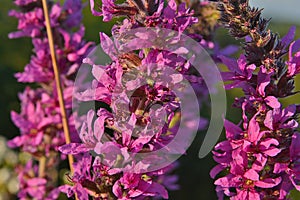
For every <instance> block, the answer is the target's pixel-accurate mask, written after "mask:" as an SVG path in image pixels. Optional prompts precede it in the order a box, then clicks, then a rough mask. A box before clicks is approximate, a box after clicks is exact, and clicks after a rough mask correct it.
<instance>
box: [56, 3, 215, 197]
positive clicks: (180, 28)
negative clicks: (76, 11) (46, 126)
mask: <svg viewBox="0 0 300 200" xmlns="http://www.w3.org/2000/svg"><path fill="white" fill-rule="evenodd" d="M90 5H91V10H92V13H93V14H94V15H96V16H102V17H103V21H105V22H107V21H110V20H111V19H112V18H113V17H119V16H124V17H125V19H124V20H123V21H122V22H120V23H119V24H116V25H115V26H114V27H113V28H112V35H113V36H114V38H115V41H113V40H111V39H110V38H109V37H108V36H107V35H106V34H104V33H100V44H101V47H102V49H103V51H104V52H105V53H106V54H107V55H108V56H109V57H110V58H111V60H112V61H111V62H110V63H109V64H108V65H99V64H96V61H94V60H93V58H85V59H84V61H83V62H84V63H86V64H88V65H90V66H92V75H93V79H94V80H93V81H92V84H91V87H90V88H86V89H84V90H80V89H78V88H76V90H77V93H76V94H75V96H76V98H77V99H78V100H79V101H83V102H94V101H95V102H98V104H99V105H100V108H99V107H98V108H97V109H96V111H94V110H89V111H88V112H87V113H85V115H83V116H80V117H79V119H78V121H79V124H80V125H79V137H80V139H81V142H80V143H71V144H67V145H63V146H61V147H59V150H60V151H61V152H62V153H64V154H73V155H74V156H76V158H77V159H76V160H77V162H76V163H75V164H74V168H75V174H74V175H73V176H70V177H69V181H70V182H72V183H73V185H72V186H70V185H65V186H61V187H60V189H61V191H63V192H65V193H66V194H67V195H68V197H71V196H73V195H76V196H77V197H78V198H79V199H82V200H86V199H88V198H89V197H93V198H96V199H97V198H99V199H115V198H117V199H145V198H149V197H161V198H164V199H167V198H168V192H167V189H169V190H174V189H178V185H177V184H176V181H177V179H178V177H177V176H175V175H170V174H169V173H170V172H171V171H172V170H173V169H174V164H171V165H169V166H166V167H164V168H162V169H155V167H154V168H152V167H153V166H152V165H153V163H157V164H158V165H159V163H160V162H166V161H165V160H166V159H167V156H164V155H162V156H160V155H155V154H151V153H152V152H154V153H155V152H156V151H157V150H160V149H164V148H165V147H166V146H167V145H168V144H169V143H170V142H171V141H172V140H173V139H174V137H176V133H177V131H178V127H179V124H180V123H179V121H180V114H181V112H180V101H179V99H178V98H177V97H176V95H175V94H174V92H173V91H172V88H177V89H180V88H183V87H184V86H183V85H182V80H183V79H187V80H188V81H189V83H190V84H191V85H193V87H194V88H195V89H196V90H197V91H198V92H199V93H200V95H202V97H203V99H205V98H206V96H207V91H206V88H205V86H204V81H203V79H202V78H201V77H200V76H199V75H195V73H194V72H193V68H192V65H191V64H190V63H189V61H187V60H185V59H184V58H182V57H181V56H178V55H176V54H175V52H168V51H164V50H161V49H158V48H155V45H154V42H159V41H156V40H155V38H152V39H151V34H147V33H145V32H141V33H139V32H137V33H135V35H140V36H141V40H139V39H136V40H132V41H131V42H129V43H130V44H129V45H128V46H130V47H133V46H134V47H136V48H135V49H137V50H135V51H129V52H126V53H124V52H123V51H122V50H121V49H122V48H121V47H122V44H121V43H124V42H125V43H126V42H127V40H128V37H129V36H128V32H130V31H131V30H133V29H136V30H138V29H137V28H141V27H142V28H149V29H148V30H151V29H150V28H152V27H155V28H162V29H170V30H174V31H177V34H178V35H175V36H173V37H174V38H173V39H174V41H173V43H176V41H179V39H178V38H180V36H181V35H182V34H183V33H186V34H190V32H189V30H188V28H190V27H191V26H192V25H193V24H195V23H196V22H197V21H198V19H197V18H196V17H194V12H193V11H191V10H190V9H187V8H186V5H185V4H184V3H182V4H180V5H177V4H176V2H175V1H174V0H171V1H169V2H168V3H167V4H166V5H165V4H164V1H161V0H159V1H154V0H153V1H152V0H150V1H147V2H144V1H129V0H128V1H125V2H124V3H122V4H117V3H115V1H111V0H109V1H102V6H101V8H100V9H99V10H98V8H97V7H96V6H95V5H96V2H94V0H91V1H90ZM199 5H200V4H199ZM100 11H101V12H100ZM157 30H158V29H157ZM194 35H195V34H194ZM142 38H148V39H147V41H146V43H147V44H148V43H149V44H153V45H150V46H152V47H151V48H149V47H147V48H146V47H143V44H141V43H143V41H145V40H143V39H142ZM176 38H177V40H176ZM197 38H200V40H199V43H201V42H200V41H202V43H205V44H206V42H205V40H204V39H202V36H201V35H198V36H197ZM149 44H148V46H149ZM145 46H147V45H145ZM212 48H213V47H212ZM181 50H182V49H181ZM179 51H180V50H178V51H177V52H176V53H179ZM168 69H169V70H168ZM173 71H177V72H180V73H179V74H177V75H176V74H175V75H176V76H174V73H172V72H173ZM143 81H145V83H143ZM82 85H84V84H80V86H82ZM203 99H202V100H203ZM200 101H201V100H200ZM193 120H195V121H196V120H199V119H192V120H191V121H190V125H192V124H193V122H192V121H193ZM203 121H204V120H203ZM203 121H202V122H203ZM205 125H206V122H205V121H204V122H203V123H202V124H201V126H200V128H204V127H205ZM180 142H181V143H178V144H176V149H167V150H166V151H165V152H166V155H167V154H170V153H171V154H180V155H181V154H184V153H185V150H186V149H184V147H186V144H184V143H186V142H187V141H186V140H184V139H183V140H182V141H180ZM89 153H91V154H92V155H94V156H95V158H94V159H93V158H92V157H91V155H90V154H89ZM147 155H149V156H147Z"/></svg>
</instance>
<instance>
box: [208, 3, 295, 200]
mask: <svg viewBox="0 0 300 200" xmlns="http://www.w3.org/2000/svg"><path fill="white" fill-rule="evenodd" d="M241 2H242V4H240V3H241ZM241 2H240V1H230V0H229V1H224V2H223V4H222V5H220V10H221V11H222V13H221V14H222V18H221V21H222V22H223V23H226V24H227V26H228V28H229V29H230V33H231V34H232V35H233V36H235V37H237V38H245V37H246V36H247V37H246V43H245V44H244V49H245V54H244V55H242V56H241V57H240V59H239V60H238V61H235V60H234V59H228V58H225V57H220V58H221V60H222V62H223V63H224V64H225V65H227V66H228V69H229V71H228V72H225V73H223V77H224V79H225V81H231V83H229V85H227V87H226V89H232V88H236V87H237V88H242V89H243V91H244V93H245V96H244V97H241V98H239V99H238V98H237V99H236V103H235V106H236V107H238V108H241V109H242V112H243V128H244V130H245V131H242V129H241V128H240V127H239V126H236V125H234V124H232V123H229V122H227V121H226V122H225V129H226V139H227V140H226V141H224V142H221V143H219V144H217V145H216V147H215V151H214V153H213V154H214V159H215V161H216V162H217V163H219V164H218V165H217V166H216V167H215V168H214V169H213V170H212V171H211V176H212V177H213V178H215V176H216V175H217V174H218V173H220V172H222V171H225V174H226V175H225V176H224V177H220V178H218V179H217V180H216V181H215V184H216V185H217V187H216V191H217V193H218V197H219V199H223V198H224V194H225V195H226V196H229V197H230V199H240V200H242V199H287V195H288V194H289V192H290V191H291V190H292V189H293V188H296V189H297V190H299V189H300V188H299V180H300V179H299V173H298V166H299V165H298V160H299V150H298V146H299V135H298V132H297V131H296V128H297V127H298V123H297V121H296V106H295V105H289V106H287V107H286V108H283V107H282V105H281V104H280V102H279V100H278V99H279V98H281V97H286V96H290V95H292V94H294V92H293V89H294V82H293V77H294V76H295V75H296V74H297V73H298V67H297V66H298V63H297V62H298V61H297V56H298V54H297V53H296V52H297V51H298V50H299V44H298V43H299V42H297V41H296V42H292V40H293V38H294V33H295V29H294V28H291V29H290V31H289V33H288V34H287V35H286V36H285V37H283V38H282V40H280V39H279V37H278V36H277V35H275V34H274V33H272V32H271V31H270V30H268V29H267V23H266V22H267V20H265V19H263V18H262V17H260V15H261V13H260V12H261V11H259V10H257V9H252V8H251V7H250V6H249V5H248V1H241ZM237 5H241V6H237ZM240 16H243V18H240ZM235 19H241V20H237V21H234V20H235ZM256 23H258V24H259V25H254V24H256ZM259 30H264V31H263V32H264V33H262V32H260V31H259ZM268 45H271V46H268ZM288 46H290V50H289V61H288V62H286V63H285V62H284V61H283V58H282V56H283V55H284V52H285V51H286V48H287V47H288ZM262 51H263V54H262V53H261V52H262ZM256 68H258V70H256ZM249 119H250V120H249Z"/></svg>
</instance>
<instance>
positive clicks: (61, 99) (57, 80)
mask: <svg viewBox="0 0 300 200" xmlns="http://www.w3.org/2000/svg"><path fill="white" fill-rule="evenodd" d="M42 1H43V10H44V16H45V21H46V29H47V36H48V41H49V47H50V53H51V59H52V64H53V71H54V76H55V83H56V88H57V94H58V101H59V106H60V112H61V116H62V124H63V130H64V134H65V138H66V144H70V143H71V139H70V131H69V124H68V119H67V114H66V109H65V101H64V97H63V91H62V85H61V80H60V75H59V69H58V65H57V58H56V53H55V47H54V39H53V33H52V29H51V24H50V18H49V10H48V6H47V0H42ZM68 160H69V165H70V171H71V174H72V175H73V173H74V168H73V163H74V158H73V156H72V155H68Z"/></svg>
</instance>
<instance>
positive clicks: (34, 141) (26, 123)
mask: <svg viewBox="0 0 300 200" xmlns="http://www.w3.org/2000/svg"><path fill="white" fill-rule="evenodd" d="M20 100H21V103H22V104H21V113H20V114H18V113H16V112H14V111H12V113H11V117H12V120H13V122H14V123H15V124H16V126H17V127H18V128H19V129H20V131H21V136H17V137H15V138H14V139H13V140H11V141H9V142H8V145H9V146H10V147H14V148H15V147H21V148H22V150H23V151H27V152H30V153H32V154H38V153H42V154H49V153H50V151H55V150H56V148H57V147H58V146H60V145H62V144H64V141H65V139H64V136H63V130H62V124H61V116H60V112H59V107H58V106H57V103H58V102H56V101H55V99H53V98H52V97H51V96H50V95H49V94H48V93H47V92H46V91H44V90H43V89H37V90H31V89H30V88H29V87H27V88H26V90H25V92H24V93H23V94H20ZM41 150H42V152H40V151H41ZM44 151H45V152H44Z"/></svg>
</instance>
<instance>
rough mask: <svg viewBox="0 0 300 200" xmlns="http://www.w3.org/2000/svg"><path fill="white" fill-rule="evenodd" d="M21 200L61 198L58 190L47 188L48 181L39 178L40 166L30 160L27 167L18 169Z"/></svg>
mask: <svg viewBox="0 0 300 200" xmlns="http://www.w3.org/2000/svg"><path fill="white" fill-rule="evenodd" d="M17 172H18V178H19V182H20V183H19V187H20V192H19V194H18V197H19V198H20V199H21V200H26V199H28V198H35V199H37V200H43V199H46V200H54V199H57V198H58V196H59V190H58V189H57V188H49V187H47V186H46V185H47V182H48V180H47V179H46V178H41V177H38V166H37V165H35V164H34V163H33V161H32V160H29V161H28V162H27V164H26V165H25V166H22V167H19V168H17Z"/></svg>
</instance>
